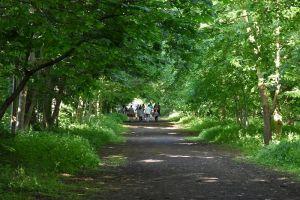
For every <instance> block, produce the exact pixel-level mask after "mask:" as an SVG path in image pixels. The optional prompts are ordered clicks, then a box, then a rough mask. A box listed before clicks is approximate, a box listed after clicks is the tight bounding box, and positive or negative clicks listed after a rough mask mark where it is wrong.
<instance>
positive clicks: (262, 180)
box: [250, 178, 267, 182]
mask: <svg viewBox="0 0 300 200" xmlns="http://www.w3.org/2000/svg"><path fill="white" fill-rule="evenodd" d="M250 181H253V182H267V181H266V180H265V179H260V178H255V179H251V180H250Z"/></svg>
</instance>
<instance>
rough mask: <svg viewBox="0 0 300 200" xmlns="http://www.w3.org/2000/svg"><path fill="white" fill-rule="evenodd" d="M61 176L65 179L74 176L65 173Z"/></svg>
mask: <svg viewBox="0 0 300 200" xmlns="http://www.w3.org/2000/svg"><path fill="white" fill-rule="evenodd" d="M61 176H63V177H71V176H72V175H71V174H67V173H63V174H61Z"/></svg>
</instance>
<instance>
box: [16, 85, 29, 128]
mask: <svg viewBox="0 0 300 200" xmlns="http://www.w3.org/2000/svg"><path fill="white" fill-rule="evenodd" d="M27 92H28V88H27V87H26V86H25V87H24V89H23V91H22V92H21V93H20V96H19V106H18V112H17V130H23V129H24V120H25V112H26V97H27Z"/></svg>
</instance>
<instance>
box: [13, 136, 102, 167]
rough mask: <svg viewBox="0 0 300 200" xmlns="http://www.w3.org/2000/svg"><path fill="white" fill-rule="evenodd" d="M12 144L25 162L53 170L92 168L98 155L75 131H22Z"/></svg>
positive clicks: (96, 161) (95, 164) (19, 159)
mask: <svg viewBox="0 0 300 200" xmlns="http://www.w3.org/2000/svg"><path fill="white" fill-rule="evenodd" d="M13 148H14V149H15V150H16V152H15V154H16V157H17V159H18V161H19V162H20V164H22V165H23V166H26V167H28V168H32V169H36V170H43V171H50V172H70V173H72V172H76V171H78V170H80V169H91V168H94V167H96V166H97V165H98V163H99V159H98V156H97V154H96V153H95V151H94V149H93V148H92V146H91V145H90V144H89V142H88V140H86V139H83V138H81V137H78V136H72V135H64V136H59V135H54V134H51V133H46V132H39V133H37V132H32V133H29V134H19V135H18V136H17V137H16V138H15V142H14V146H13Z"/></svg>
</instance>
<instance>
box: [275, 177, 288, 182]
mask: <svg viewBox="0 0 300 200" xmlns="http://www.w3.org/2000/svg"><path fill="white" fill-rule="evenodd" d="M287 179H288V178H287V177H280V178H277V180H279V181H284V180H287Z"/></svg>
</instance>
